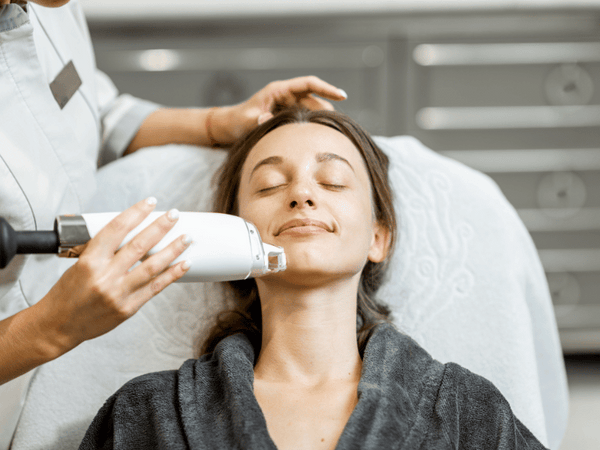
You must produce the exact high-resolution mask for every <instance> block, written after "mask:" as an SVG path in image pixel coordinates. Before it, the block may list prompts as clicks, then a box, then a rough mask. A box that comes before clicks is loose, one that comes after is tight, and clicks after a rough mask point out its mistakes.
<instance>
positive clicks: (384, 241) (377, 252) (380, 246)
mask: <svg viewBox="0 0 600 450" xmlns="http://www.w3.org/2000/svg"><path fill="white" fill-rule="evenodd" d="M391 237H392V233H390V230H388V228H387V227H386V226H384V225H381V224H380V223H379V222H377V221H376V222H374V223H373V239H372V240H371V247H370V249H369V255H368V258H369V261H371V262H374V263H380V262H382V261H383V260H385V258H386V256H387V254H388V251H389V249H390V240H391Z"/></svg>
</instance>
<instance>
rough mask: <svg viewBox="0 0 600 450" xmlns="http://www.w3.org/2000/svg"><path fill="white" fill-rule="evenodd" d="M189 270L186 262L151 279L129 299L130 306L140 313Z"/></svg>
mask: <svg viewBox="0 0 600 450" xmlns="http://www.w3.org/2000/svg"><path fill="white" fill-rule="evenodd" d="M140 267H141V266H140ZM189 268H190V266H189V265H186V261H182V262H180V263H178V264H175V265H174V266H172V267H169V268H168V269H167V270H165V271H164V272H162V273H160V274H159V275H157V276H156V277H154V278H152V279H150V280H149V281H147V282H146V283H145V284H144V285H141V287H140V288H139V289H138V290H137V291H135V292H134V293H133V294H132V295H131V296H130V297H129V299H128V301H129V302H130V303H129V306H130V307H131V308H132V310H133V311H138V310H139V309H140V308H141V307H142V306H144V304H145V303H146V302H147V301H148V300H150V299H151V298H152V297H154V296H155V295H157V294H158V293H160V292H162V290H163V289H165V288H166V287H167V286H169V285H170V284H171V283H173V282H175V281H177V280H179V279H180V278H181V277H182V276H183V275H185V273H186V272H187V271H188V269H189ZM137 269H139V267H138V268H136V269H135V270H137Z"/></svg>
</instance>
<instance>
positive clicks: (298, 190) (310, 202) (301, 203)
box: [289, 182, 316, 209]
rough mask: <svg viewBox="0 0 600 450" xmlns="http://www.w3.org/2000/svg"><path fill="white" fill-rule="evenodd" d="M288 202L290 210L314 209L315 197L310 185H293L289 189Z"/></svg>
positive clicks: (303, 183) (302, 183) (301, 183)
mask: <svg viewBox="0 0 600 450" xmlns="http://www.w3.org/2000/svg"><path fill="white" fill-rule="evenodd" d="M289 202H290V203H289V205H290V209H294V208H296V209H302V208H306V207H308V208H314V207H315V206H316V203H315V195H314V191H313V189H312V188H311V186H310V183H306V182H298V183H295V184H294V185H293V186H292V189H290V198H289Z"/></svg>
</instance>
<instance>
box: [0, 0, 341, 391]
mask: <svg viewBox="0 0 600 450" xmlns="http://www.w3.org/2000/svg"><path fill="white" fill-rule="evenodd" d="M30 2H31V3H36V4H38V5H40V6H44V7H60V6H63V5H65V4H66V3H68V0H31V1H30ZM9 3H10V0H0V6H2V5H6V4H9ZM315 94H316V95H319V96H321V97H323V98H318V97H316V96H315ZM324 98H325V99H329V100H344V99H345V98H346V95H345V93H344V92H343V91H340V90H339V89H337V88H336V87H334V86H332V85H330V84H329V83H326V82H325V81H323V80H321V79H319V78H317V77H314V76H306V77H299V78H293V79H290V80H283V81H274V82H272V83H269V84H268V85H267V86H265V87H264V88H263V89H261V90H260V91H258V92H257V93H256V94H254V95H253V96H252V97H250V98H249V99H248V100H246V101H245V102H242V103H240V104H238V105H232V106H227V107H222V108H218V109H216V110H215V111H214V115H213V117H212V120H211V124H212V127H211V131H212V135H213V137H214V139H216V140H217V142H219V143H220V144H222V145H223V146H227V145H229V144H230V143H232V142H234V141H235V140H237V139H238V138H239V137H240V136H242V135H244V134H245V133H246V132H247V131H249V130H251V129H252V128H254V127H255V126H256V125H257V124H260V123H263V122H264V121H266V120H268V119H270V118H271V117H272V116H273V115H272V113H271V111H272V110H273V108H274V107H275V106H276V105H277V104H283V105H287V106H291V105H294V104H299V105H302V106H305V107H307V108H309V109H328V110H332V109H333V106H332V105H331V103H329V102H328V101H327V100H325V99H324ZM208 111H209V110H208V109H205V108H187V109H183V108H161V109H158V110H157V111H155V112H153V113H152V114H150V115H149V116H148V117H147V118H146V119H145V120H144V122H143V123H142V125H141V127H140V129H139V130H138V132H137V134H136V135H135V136H134V138H133V140H132V141H131V143H130V145H129V147H128V148H127V149H126V152H125V154H130V153H133V152H135V151H137V150H139V149H140V148H144V147H150V146H155V145H165V144H170V143H179V144H193V145H203V146H208V145H210V139H209V138H208V130H207V128H206V125H207V120H206V119H207V115H208ZM153 209H154V206H151V205H148V204H146V203H144V202H140V203H138V204H136V205H134V206H132V207H131V208H129V209H128V210H126V211H125V212H123V213H122V214H121V215H120V216H118V218H116V219H115V220H114V221H113V222H114V223H113V222H111V224H109V225H107V227H106V228H105V230H103V231H102V232H101V233H99V234H98V235H97V236H95V237H94V239H92V240H91V241H90V242H89V243H88V245H87V247H86V248H85V249H84V251H83V253H81V256H80V258H79V260H78V262H77V263H76V264H75V265H74V266H73V267H72V268H71V269H70V270H68V271H67V272H65V274H64V275H63V276H62V277H61V278H60V280H59V281H58V282H57V283H56V285H54V286H53V288H52V289H51V290H50V292H48V294H46V295H45V296H44V297H43V298H42V299H41V300H40V301H39V302H37V303H36V304H35V305H34V306H32V307H30V308H27V309H25V310H23V311H20V312H19V313H17V314H15V315H13V316H11V317H8V318H6V319H4V320H2V321H0V384H3V383H5V382H7V381H9V380H11V379H14V378H16V377H18V376H19V375H22V374H24V373H26V372H28V371H30V370H32V369H34V368H36V367H38V366H39V365H41V364H44V363H46V362H49V361H52V360H53V359H55V358H58V357H59V356H61V355H63V354H65V353H66V352H68V351H70V350H71V349H73V348H74V347H76V346H78V345H79V344H81V343H82V342H84V341H86V340H88V339H93V338H95V337H97V336H100V335H102V334H104V333H106V332H108V331H110V330H112V329H113V328H115V327H116V326H117V325H119V324H120V323H122V322H124V321H125V320H126V319H127V318H129V317H131V316H132V315H133V314H135V312H137V311H138V310H139V308H141V306H143V304H144V303H146V302H147V301H148V300H150V299H151V298H152V297H153V296H154V295H156V294H157V293H159V292H160V291H162V290H163V289H164V288H165V287H167V286H168V285H169V284H171V283H172V282H174V281H176V280H177V279H179V278H181V277H182V276H183V274H184V273H185V272H186V271H187V269H186V268H184V267H183V265H182V264H178V265H176V266H173V267H171V268H169V269H167V267H168V265H169V264H170V263H171V262H172V261H173V260H174V259H175V258H177V257H178V256H179V255H180V254H181V253H182V252H183V251H184V250H185V247H186V246H185V245H184V243H183V241H182V240H181V238H180V239H178V240H176V241H175V242H174V243H173V244H172V245H171V246H169V247H167V248H165V249H164V250H163V251H161V252H160V253H157V254H156V255H155V256H153V257H152V258H149V259H148V260H146V261H145V262H144V263H143V264H141V265H140V266H139V267H138V268H136V270H134V271H132V272H131V273H129V272H127V269H128V268H130V267H131V266H132V265H133V264H135V262H137V261H138V260H139V259H140V258H141V257H142V256H143V255H145V254H146V253H147V252H148V251H149V250H150V249H151V248H152V247H154V245H156V243H157V242H158V241H160V239H162V237H164V236H165V235H166V234H167V232H168V231H169V230H170V229H171V228H172V225H173V224H174V222H172V221H170V220H169V219H168V218H167V217H166V216H165V217H162V218H161V219H159V220H157V221H156V222H154V223H153V224H151V225H150V226H149V227H148V228H147V231H146V232H144V233H140V234H139V235H138V237H136V239H134V240H132V241H131V243H130V244H131V245H128V246H126V247H124V248H123V249H121V250H120V251H119V252H118V253H117V254H116V255H115V250H116V249H117V247H118V244H119V243H120V242H122V241H123V238H124V237H125V236H126V234H127V233H128V232H129V231H130V230H133V229H134V228H135V227H136V226H137V225H138V224H139V223H141V222H142V220H143V219H144V218H145V217H146V216H147V215H148V214H149V213H150V212H151V211H152V210H153ZM134 273H135V275H133V274H134Z"/></svg>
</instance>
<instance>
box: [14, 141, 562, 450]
mask: <svg viewBox="0 0 600 450" xmlns="http://www.w3.org/2000/svg"><path fill="white" fill-rule="evenodd" d="M376 141H377V142H378V144H379V145H380V146H381V147H382V149H383V150H384V151H385V152H386V153H387V154H388V155H389V157H390V159H391V172H390V176H391V180H392V183H393V186H394V190H395V195H396V208H397V214H398V219H399V240H398V245H397V247H396V252H395V254H394V258H393V261H392V267H391V270H392V273H391V277H390V278H389V280H388V281H387V282H386V283H385V285H384V286H383V288H382V290H381V291H380V293H379V297H380V298H381V299H384V300H385V301H387V302H388V303H389V304H390V306H391V307H392V310H393V313H394V319H395V323H396V324H397V325H398V327H399V328H400V329H402V330H403V331H405V332H406V333H408V334H409V335H410V336H412V337H413V338H414V339H415V340H417V341H418V342H419V343H420V344H421V345H422V346H423V347H424V348H426V349H427V350H428V351H429V352H430V353H431V354H432V355H433V356H434V357H435V358H437V359H439V360H440V361H442V362H448V361H454V362H457V363H459V364H461V365H463V366H465V367H467V368H469V369H470V370H472V371H474V372H476V373H478V374H480V375H482V376H484V377H486V378H488V379H489V380H491V381H492V382H493V383H494V384H495V385H496V386H497V387H498V388H499V389H500V391H501V392H502V393H503V394H504V396H505V397H506V398H507V399H508V401H509V402H510V404H511V407H512V408H513V411H514V412H515V414H516V415H517V417H519V419H520V420H521V421H522V422H523V423H524V424H525V425H526V426H527V427H528V428H529V429H530V430H531V431H532V432H533V433H534V434H535V435H536V437H538V439H540V440H541V441H542V443H544V444H545V445H547V446H549V447H550V448H558V445H559V443H560V440H561V439H562V436H563V434H564V431H565V429H566V423H567V412H568V404H567V394H568V391H567V383H566V376H565V370H564V365H563V361H562V353H561V349H560V342H559V339H558V332H557V328H556V322H555V319H554V315H553V310H552V304H551V300H550V294H549V290H548V287H547V284H546V280H545V277H544V272H543V269H542V266H541V263H540V261H539V258H538V256H537V252H536V250H535V247H534V245H533V243H532V240H531V238H530V236H529V234H528V232H527V230H526V229H525V227H524V226H523V224H522V222H521V221H520V219H519V217H518V215H517V214H516V212H515V210H514V208H513V207H512V206H511V205H510V204H509V203H508V202H507V200H506V199H505V197H504V196H503V195H502V193H501V192H500V190H499V189H498V187H497V186H496V184H495V183H494V182H493V181H491V179H490V178H489V177H487V176H485V175H483V174H481V173H479V172H477V171H474V170H472V169H470V168H468V167H466V166H464V165H462V164H460V163H457V162H455V161H452V160H450V159H448V158H445V157H442V156H440V155H438V154H436V153H435V152H433V151H431V150H429V149H427V148H426V147H424V146H423V145H422V144H421V143H420V142H418V141H417V140H416V139H414V138H410V137H396V138H383V137H380V138H376ZM223 156H224V154H223V153H222V152H220V151H214V150H209V149H202V148H197V147H188V146H166V147H160V148H149V149H144V150H143V151H139V152H137V153H135V154H133V155H130V156H127V157H125V158H122V159H121V160H118V161H116V162H115V163H112V164H110V165H108V166H106V167H104V168H103V169H102V170H101V171H100V172H99V174H98V185H99V192H98V195H97V196H96V198H95V199H94V202H93V204H92V205H91V208H90V211H117V210H124V209H126V208H127V207H129V206H131V205H132V204H133V203H135V202H136V201H138V200H141V199H143V198H146V197H148V196H150V195H154V196H156V197H157V198H158V200H159V201H158V205H157V208H159V209H161V210H166V209H168V208H171V207H177V208H179V209H180V210H182V211H185V210H191V211H194V210H204V211H206V210H208V209H209V207H210V203H211V200H210V198H211V193H212V191H211V187H210V186H211V177H212V175H213V173H214V171H215V169H216V168H217V167H218V165H219V163H220V162H221V161H222V160H223ZM226 307H227V306H226V305H224V302H223V300H222V296H221V291H220V287H219V286H218V285H213V284H210V283H207V284H182V283H177V284H174V285H171V286H170V287H168V288H167V289H166V290H164V291H163V292H162V293H161V294H159V295H158V296H157V297H155V298H154V299H152V300H151V301H150V302H149V303H148V304H146V305H145V306H144V307H143V308H142V309H141V310H140V311H139V312H138V313H137V314H136V315H135V316H134V317H133V318H132V319H130V320H128V321H127V322H125V323H124V324H122V325H120V326H119V327H118V328H117V329H115V330H113V331H112V332H110V333H108V334H106V335H104V336H101V337H100V338H97V339H95V340H92V341H89V342H86V343H84V344H82V345H80V346H79V347H78V348H76V349H75V350H73V351H72V352H70V353H68V354H67V355H64V356H63V357H61V358H59V359H58V360H56V361H53V362H51V363H49V364H46V365H45V366H43V367H42V368H41V369H40V370H39V371H38V373H37V374H36V376H35V378H34V380H33V383H32V385H31V388H30V391H29V395H28V398H27V401H26V404H25V408H24V410H23V414H22V417H21V420H20V422H19V425H18V427H17V431H16V434H15V438H14V441H13V446H12V449H13V450H22V449H39V450H42V449H43V450H50V449H61V450H65V449H75V448H77V447H78V445H79V443H80V441H81V439H82V437H83V434H84V433H85V430H86V429H87V427H88V425H89V424H90V422H91V420H92V418H93V417H94V416H95V414H96V412H97V411H98V409H99V408H100V406H101V405H102V404H103V402H104V401H105V400H106V399H107V398H108V397H109V396H110V395H111V394H112V393H113V392H114V391H116V390H117V389H118V388H119V387H120V386H121V385H122V384H123V383H124V382H125V381H127V380H129V379H131V378H133V377H135V376H137V375H139V374H143V373H147V372H150V371H158V370H166V369H176V368H178V367H179V366H180V364H181V363H182V362H183V361H184V360H185V359H187V358H190V357H192V356H193V345H194V339H195V338H197V337H198V336H200V337H201V336H202V335H203V334H202V332H203V331H204V330H206V329H207V327H208V325H209V324H210V323H211V321H212V318H213V317H214V315H215V313H216V312H217V311H220V310H222V309H224V308H226Z"/></svg>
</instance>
